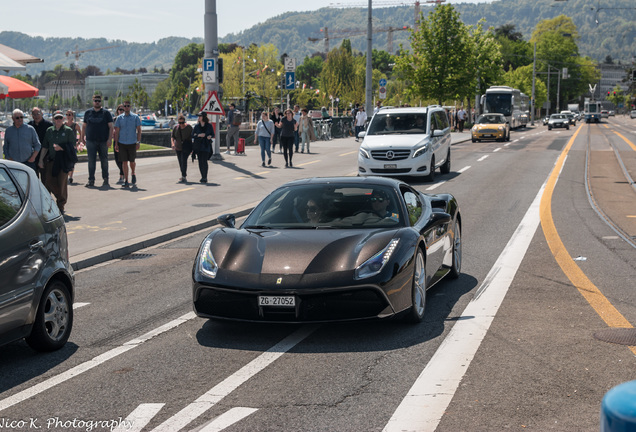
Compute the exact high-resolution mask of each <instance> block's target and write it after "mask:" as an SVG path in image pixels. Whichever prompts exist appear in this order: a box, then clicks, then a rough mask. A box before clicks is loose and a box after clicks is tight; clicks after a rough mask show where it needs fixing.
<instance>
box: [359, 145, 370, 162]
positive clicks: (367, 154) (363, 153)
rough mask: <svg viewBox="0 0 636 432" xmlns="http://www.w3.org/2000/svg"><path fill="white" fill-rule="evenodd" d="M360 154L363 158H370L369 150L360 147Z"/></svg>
mask: <svg viewBox="0 0 636 432" xmlns="http://www.w3.org/2000/svg"><path fill="white" fill-rule="evenodd" d="M360 154H361V155H362V157H363V158H365V159H371V157H370V156H369V152H368V151H367V149H365V148H362V147H360Z"/></svg>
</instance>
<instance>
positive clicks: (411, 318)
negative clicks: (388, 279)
mask: <svg viewBox="0 0 636 432" xmlns="http://www.w3.org/2000/svg"><path fill="white" fill-rule="evenodd" d="M414 267H415V268H414V269H413V283H412V287H411V309H410V310H409V313H408V315H407V317H406V320H407V321H408V322H410V323H414V324H417V323H419V322H422V320H423V319H424V312H425V311H426V263H425V261H424V252H423V251H422V249H421V248H419V247H418V248H417V253H416V254H415V266H414Z"/></svg>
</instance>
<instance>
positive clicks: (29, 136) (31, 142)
mask: <svg viewBox="0 0 636 432" xmlns="http://www.w3.org/2000/svg"><path fill="white" fill-rule="evenodd" d="M11 118H12V119H13V126H9V127H8V128H7V130H6V131H5V134H4V147H3V151H4V157H5V158H6V159H9V160H13V161H16V162H20V163H23V164H25V165H26V166H28V167H30V168H31V169H33V170H34V171H35V172H36V173H37V163H36V158H37V156H38V153H39V151H40V147H41V146H40V140H39V139H38V135H37V132H36V131H35V128H33V126H30V125H28V124H24V113H23V112H22V111H20V110H19V109H15V110H13V113H12V116H11Z"/></svg>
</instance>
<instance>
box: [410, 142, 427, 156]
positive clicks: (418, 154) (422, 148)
mask: <svg viewBox="0 0 636 432" xmlns="http://www.w3.org/2000/svg"><path fill="white" fill-rule="evenodd" d="M426 150H428V143H427V144H424V145H423V146H422V147H420V148H418V149H416V150H415V151H414V152H413V157H414V158H416V157H418V156H420V155H422V154H424V153H426Z"/></svg>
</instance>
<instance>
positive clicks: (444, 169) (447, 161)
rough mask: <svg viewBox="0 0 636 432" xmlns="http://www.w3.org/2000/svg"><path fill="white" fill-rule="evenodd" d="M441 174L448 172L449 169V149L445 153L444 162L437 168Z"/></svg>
mask: <svg viewBox="0 0 636 432" xmlns="http://www.w3.org/2000/svg"><path fill="white" fill-rule="evenodd" d="M439 170H440V171H441V172H442V174H448V173H449V172H450V170H451V151H450V149H448V154H447V155H446V162H444V165H442V166H441V167H440V169H439Z"/></svg>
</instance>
